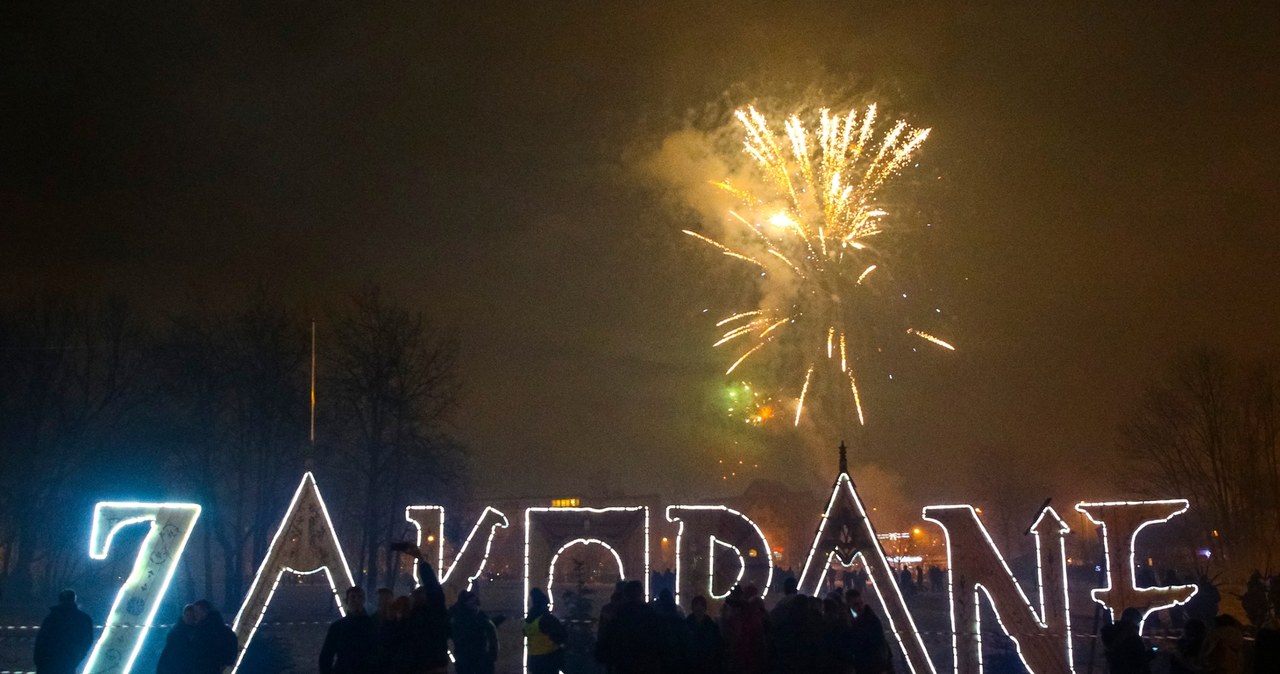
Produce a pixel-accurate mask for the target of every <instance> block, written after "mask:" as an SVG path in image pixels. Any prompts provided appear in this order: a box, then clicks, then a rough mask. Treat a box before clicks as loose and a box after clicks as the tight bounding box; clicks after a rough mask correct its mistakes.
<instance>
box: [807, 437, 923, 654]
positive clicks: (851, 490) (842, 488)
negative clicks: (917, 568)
mask: <svg viewBox="0 0 1280 674" xmlns="http://www.w3.org/2000/svg"><path fill="white" fill-rule="evenodd" d="M841 448H842V454H841V462H840V475H839V476H838V477H837V478H836V483H835V487H834V488H833V489H832V490H831V500H830V501H828V502H827V509H826V511H825V512H824V513H823V514H822V519H821V520H820V521H819V523H818V531H817V533H816V534H815V535H814V537H813V546H812V547H811V548H809V556H808V558H807V559H806V560H805V562H804V570H803V571H801V572H800V583H799V586H800V591H801V592H805V593H807V594H816V590H817V589H818V588H821V587H822V582H823V580H825V579H826V577H827V569H828V568H830V566H831V560H832V558H835V559H836V560H837V561H839V562H840V565H841V566H844V567H849V566H853V562H854V560H855V559H856V558H857V557H858V556H859V555H861V556H862V562H863V566H865V567H867V570H868V575H869V576H870V577H871V584H872V586H873V587H874V588H875V589H876V596H877V597H879V598H880V606H881V608H883V609H884V615H885V619H886V620H888V621H889V630H890V631H891V632H893V635H894V638H896V639H897V640H898V646H899V647H900V648H901V649H902V653H903V655H904V656H905V657H904V661H905V662H906V663H907V667H908V668H909V669H910V670H911V671H912V673H913V674H920V673H921V672H928V673H929V674H936V672H937V670H936V669H934V666H933V661H932V660H930V659H929V653H928V651H926V650H925V647H924V640H923V639H922V638H921V636H920V630H919V629H917V628H916V623H915V620H914V619H913V618H912V617H911V611H910V610H909V609H908V608H907V604H906V602H905V601H904V600H903V598H902V590H900V589H899V588H898V583H897V580H896V579H895V578H893V575H892V574H891V573H890V572H889V563H888V560H886V559H885V556H884V548H882V547H880V541H879V539H877V538H876V531H875V527H874V526H872V524H871V519H870V518H869V517H867V510H866V508H865V507H863V505H862V499H860V498H859V497H858V489H857V487H855V486H854V484H853V478H852V477H850V476H849V471H848V469H847V467H846V466H845V462H844V455H843V445H842V446H841ZM841 494H847V496H848V498H849V500H850V505H851V509H852V511H853V512H852V514H853V516H854V517H855V518H856V520H857V521H856V522H853V523H849V522H844V523H843V524H845V527H846V528H845V529H844V530H843V531H842V532H841V534H837V535H847V536H848V539H847V540H843V541H842V540H840V539H836V540H834V541H829V540H828V539H827V536H826V528H827V522H828V521H830V519H831V514H832V512H833V511H834V510H835V508H836V504H837V500H838V499H839V497H840V495H841ZM850 524H852V526H851V527H850V526H849V525H850ZM820 545H826V546H827V551H826V552H827V554H826V557H825V558H824V560H823V564H822V571H821V573H816V574H814V575H816V579H814V580H813V581H812V582H810V578H812V577H813V576H811V575H810V573H811V571H812V569H813V561H814V557H815V556H816V555H817V554H818V546H820ZM837 545H839V546H845V547H849V548H850V551H849V554H848V556H847V559H846V558H845V557H844V556H843V555H842V554H841V553H840V552H838V549H837ZM868 549H869V550H871V551H872V552H873V554H874V560H873V561H872V563H868V560H867V554H866V551H867V550H868ZM883 587H887V588H889V589H888V591H887V592H886V591H884V590H882V588H883ZM886 594H887V595H889V597H886V596H885V595H886ZM890 598H891V599H892V605H891V602H890ZM895 613H896V614H897V615H896V617H895ZM899 623H905V624H906V625H907V629H906V630H900V629H899V628H898V624H899ZM904 631H905V632H906V633H908V634H909V635H910V640H909V641H908V640H907V639H904V638H903V632H904Z"/></svg>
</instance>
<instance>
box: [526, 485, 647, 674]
mask: <svg viewBox="0 0 1280 674" xmlns="http://www.w3.org/2000/svg"><path fill="white" fill-rule="evenodd" d="M549 513H557V514H564V515H574V514H576V515H579V516H586V517H588V518H590V517H592V516H599V515H610V514H612V515H628V516H629V515H632V514H633V513H638V514H640V516H641V518H642V522H643V532H642V533H643V543H644V547H643V550H642V551H641V552H640V553H639V559H638V561H640V563H641V566H642V567H643V572H642V575H641V579H642V582H643V583H644V598H645V601H648V600H649V507H648V506H613V507H609V508H585V507H575V508H545V507H537V508H525V511H524V599H523V605H524V615H528V614H529V591H530V590H531V589H533V586H532V585H531V584H530V582H529V581H530V576H529V572H530V568H529V567H530V564H529V557H530V554H529V551H530V547H531V543H532V538H533V516H534V515H535V514H537V515H546V514H549ZM575 521H581V517H579V518H576V519H575ZM588 521H589V520H588ZM554 535H555V534H554V533H552V534H544V536H543V537H544V539H545V538H549V537H550V536H554ZM579 539H581V540H579ZM578 542H586V543H599V544H601V545H603V546H604V547H605V548H607V549H608V550H609V551H610V552H611V553H612V554H613V555H614V557H615V559H616V560H617V561H618V577H619V578H620V579H624V580H625V579H626V578H627V577H628V576H627V570H626V568H625V565H624V564H623V563H622V554H621V553H619V552H618V550H617V548H615V547H614V546H613V545H611V544H609V543H606V542H605V541H604V540H602V539H600V538H598V537H592V538H583V537H575V539H574V540H572V541H570V543H569V544H566V545H561V546H557V552H555V553H554V554H553V555H552V556H550V557H549V558H548V559H549V560H551V561H555V560H556V559H557V558H558V557H559V556H560V553H561V552H563V551H564V549H565V548H567V547H569V545H572V544H574V543H578ZM544 543H545V540H544ZM627 556H628V557H631V556H633V555H632V554H630V551H628V554H627ZM632 561H637V560H632ZM555 571H556V569H555V566H554V565H553V564H550V563H549V564H548V566H547V575H548V577H550V576H552V575H554V574H555ZM547 598H548V599H550V600H551V601H552V602H553V603H554V601H555V599H554V598H553V597H552V596H551V593H550V588H548V592H547ZM520 641H521V642H522V649H523V656H522V659H521V661H520V667H521V671H525V672H527V671H528V667H527V663H528V661H529V640H528V638H525V637H521V639H520Z"/></svg>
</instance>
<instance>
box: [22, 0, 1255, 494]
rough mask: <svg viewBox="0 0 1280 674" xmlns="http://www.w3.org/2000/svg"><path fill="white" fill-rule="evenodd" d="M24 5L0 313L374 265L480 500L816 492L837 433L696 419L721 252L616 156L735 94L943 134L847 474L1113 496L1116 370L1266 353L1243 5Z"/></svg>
mask: <svg viewBox="0 0 1280 674" xmlns="http://www.w3.org/2000/svg"><path fill="white" fill-rule="evenodd" d="M24 4H27V3H24ZM29 4H30V5H31V6H29V7H15V6H7V7H6V8H5V9H3V10H0V12H2V13H3V17H2V18H0V35H3V40H2V44H0V50H2V52H3V58H2V59H0V68H2V71H0V73H2V74H0V77H2V78H3V79H2V87H0V91H3V95H2V96H0V223H3V224H0V282H2V283H3V295H4V296H5V297H16V296H22V295H24V294H28V293H31V292H37V291H43V290H48V289H54V290H65V291H72V292H80V293H103V292H112V293H119V294H122V295H125V296H127V297H129V298H131V299H132V300H134V301H135V302H136V303H137V304H139V305H140V306H143V307H147V308H151V309H155V310H164V309H168V308H174V307H180V306H183V305H184V302H189V301H190V298H192V297H203V298H224V299H225V298H235V297H239V296H242V295H243V294H245V293H247V291H248V290H249V289H250V288H251V287H252V286H253V285H254V284H255V283H257V282H259V281H262V282H265V283H266V284H267V285H268V286H269V287H271V288H273V289H275V290H277V291H278V292H279V293H280V294H281V295H283V296H284V297H286V298H288V299H289V301H291V302H292V303H294V306H295V307H296V308H297V309H298V310H299V311H300V312H302V313H307V312H311V311H313V310H315V308H317V307H320V306H322V305H324V304H326V303H331V302H332V301H333V300H334V299H335V298H339V297H341V296H342V295H343V294H344V293H347V292H349V291H351V290H352V289H354V288H356V287H358V286H359V285H360V284H361V283H363V282H365V281H369V280H372V281H375V282H378V283H381V284H382V285H383V286H385V287H386V288H387V289H388V290H389V291H391V292H392V293H393V294H394V295H395V296H397V297H398V298H400V299H402V300H403V301H405V302H407V303H410V304H413V305H415V306H420V307H422V308H423V309H424V310H425V311H426V312H427V313H428V314H429V315H430V316H432V317H433V318H434V319H435V320H436V321H437V322H439V323H440V324H442V325H445V326H450V327H452V328H455V329H456V330H457V331H458V334H459V336H460V337H461V339H462V344H463V347H462V353H463V367H462V375H463V378H464V381H465V384H466V397H465V399H464V400H463V403H462V408H461V412H460V414H459V415H458V418H457V419H456V428H455V429H454V430H455V432H456V433H457V435H458V436H459V437H461V438H462V439H464V440H465V441H466V442H467V444H468V445H469V446H470V447H471V449H472V452H473V457H474V458H473V461H474V466H475V468H476V478H475V482H476V490H477V493H478V494H480V495H486V494H492V495H545V496H559V495H578V494H579V493H587V494H589V493H594V492H595V491H598V490H600V489H604V488H621V489H625V490H627V491H630V492H633V493H655V492H661V493H664V494H670V495H672V496H673V497H674V498H697V497H709V496H715V495H719V494H723V493H731V492H733V491H736V490H740V489H741V488H742V487H743V486H745V483H746V480H748V479H750V478H752V477H776V478H779V479H781V480H783V481H784V482H787V483H790V484H793V485H796V486H803V487H816V488H820V487H822V486H824V485H826V484H828V483H829V481H830V480H831V478H832V477H833V473H834V453H833V452H831V448H832V447H833V446H834V445H835V444H837V443H838V442H839V441H840V440H841V439H842V438H841V437H827V436H828V435H832V436H833V435H835V433H829V434H825V433H818V432H813V431H810V432H799V433H796V432H790V433H788V432H774V433H767V432H766V433H762V432H758V431H751V430H750V429H744V428H741V427H739V426H737V425H731V424H729V423H728V422H726V421H725V420H723V419H722V418H721V415H720V413H719V412H718V410H717V407H716V400H717V398H716V396H717V393H718V391H719V390H720V389H721V388H722V387H723V386H724V385H725V384H727V383H728V380H727V379H726V378H725V377H724V376H723V371H724V368H725V354H724V353H720V352H715V351H713V350H712V349H710V348H709V347H708V345H709V343H710V342H711V341H712V340H713V335H714V334H715V333H714V327H713V322H714V321H713V320H712V319H713V318H714V317H715V316H716V315H722V314H723V313H724V310H725V309H727V308H730V304H729V301H728V300H729V299H730V297H731V296H732V294H733V292H734V291H733V289H731V288H726V287H725V282H724V280H725V278H726V273H725V272H726V271H727V270H728V269H729V267H727V266H725V265H724V264H723V263H722V262H720V261H717V260H715V259H714V256H711V255H708V254H707V251H706V250H705V249H704V248H703V247H700V246H699V245H697V243H696V242H694V241H692V240H691V239H689V238H688V237H685V236H683V235H681V234H680V230H681V229H683V228H686V227H691V226H695V225H696V224H697V223H696V222H695V221H694V216H693V214H692V213H691V212H690V211H689V210H687V209H686V208H683V207H682V206H681V204H680V202H679V199H678V197H677V195H676V194H675V192H674V190H671V189H669V188H670V186H669V185H668V184H666V183H662V182H661V181H657V180H655V179H654V176H653V174H652V171H650V170H648V169H647V168H646V167H648V166H651V164H652V157H653V156H654V154H655V153H656V152H657V151H658V148H660V147H661V145H662V143H663V141H664V139H665V138H667V137H668V136H670V135H671V134H674V133H678V132H680V131H681V130H684V129H703V130H705V129H708V128H711V127H714V126H715V125H717V124H720V123H723V121H724V120H727V119H728V114H729V113H730V112H731V111H732V109H733V107H734V106H738V105H745V104H748V103H752V102H757V101H758V102H760V103H761V105H762V106H763V107H765V108H767V109H768V110H769V111H771V112H774V113H775V114H785V113H789V112H791V109H790V108H789V107H788V106H792V107H794V106H795V105H798V104H802V103H803V104H808V103H812V102H814V101H815V99H817V98H821V97H823V96H830V97H831V99H833V100H834V102H835V103H840V104H847V103H865V102H869V101H872V100H875V101H878V102H879V103H880V105H881V106H882V109H883V110H884V111H885V112H886V114H887V115H889V116H892V117H895V118H896V117H903V118H906V119H908V120H910V121H911V122H912V123H913V124H917V125H919V126H929V127H932V128H933V135H932V136H931V137H930V139H929V141H928V142H927V143H926V145H925V147H924V149H923V151H922V152H921V153H920V155H919V165H918V166H916V167H913V168H911V169H910V170H909V171H907V172H906V173H905V174H904V175H903V178H902V180H901V181H899V187H900V188H901V189H899V190H898V191H897V192H895V194H896V196H897V198H898V199H899V202H898V203H899V204H900V205H905V206H902V207H900V208H898V209H897V210H896V211H895V213H894V215H893V218H894V219H893V220H892V222H893V223H894V226H895V227H899V228H901V229H902V230H904V231H912V232H915V233H916V235H915V236H913V237H911V241H912V242H913V243H912V246H911V247H910V248H909V249H908V250H906V251H904V252H903V256H902V260H901V261H902V264H903V268H904V269H905V270H906V271H905V272H904V273H906V274H907V275H909V276H910V277H911V278H915V279H920V280H921V281H920V284H921V288H922V289H924V290H926V291H927V292H928V293H929V295H930V297H931V298H932V299H936V301H937V304H938V306H939V307H940V308H942V309H943V314H942V316H943V317H944V319H945V320H944V321H943V322H942V323H940V325H941V326H942V327H943V328H944V331H945V333H946V336H947V338H948V339H950V340H951V341H954V342H955V343H956V344H957V345H958V346H959V347H960V348H959V351H958V352H957V353H955V354H943V353H939V352H937V351H936V350H925V349H921V352H920V353H919V354H916V355H914V356H913V357H912V358H910V359H908V360H907V361H905V362H902V363H900V366H901V368H902V369H901V372H902V373H903V375H902V376H900V377H898V378H896V379H895V380H894V382H893V383H892V385H890V384H888V383H887V382H886V383H881V384H878V385H876V386H875V388H876V390H875V391H874V402H873V403H871V404H870V405H869V412H870V419H869V422H870V425H869V427H868V429H867V431H866V432H865V434H862V435H860V436H859V437H858V438H857V443H856V445H855V452H854V461H853V463H854V466H855V469H858V468H861V469H862V470H863V471H865V474H867V475H875V476H877V481H878V482H880V484H879V488H880V489H886V488H887V487H886V485H888V486H891V487H892V490H898V489H901V490H902V491H903V492H904V493H903V494H902V496H903V498H904V499H905V500H906V501H907V502H909V503H910V504H912V505H919V504H922V503H924V502H940V501H945V500H950V499H965V500H969V501H972V502H977V503H983V502H992V501H996V500H998V499H999V498H1000V497H1001V495H1000V494H998V493H996V492H998V491H1000V490H993V489H992V486H993V485H994V484H996V483H999V482H1001V481H1002V480H1003V481H1006V482H1009V481H1013V482H1016V489H1014V492H1015V493H1016V494H1017V495H1019V498H1021V499H1022V501H1020V504H1024V505H1025V507H1027V508H1028V509H1030V508H1032V507H1033V506H1035V505H1037V504H1038V503H1039V502H1040V500H1041V499H1042V498H1043V497H1044V496H1048V495H1054V496H1057V497H1060V498H1061V499H1063V501H1064V502H1065V501H1066V499H1070V498H1075V497H1109V496H1119V495H1122V494H1123V493H1125V492H1126V490H1127V488H1126V487H1125V486H1123V485H1109V484H1108V483H1107V482H1106V481H1105V480H1104V481H1102V482H1099V481H1097V480H1095V479H1094V478H1093V477H1092V476H1093V475H1094V474H1095V472H1097V471H1099V470H1100V469H1104V468H1105V467H1106V466H1108V465H1110V464H1112V463H1113V462H1114V461H1115V459H1114V455H1115V452H1114V447H1115V444H1116V441H1117V433H1116V427H1117V424H1118V423H1119V422H1120V421H1121V420H1122V419H1123V417H1124V415H1125V413H1126V410H1127V409H1129V408H1131V407H1132V406H1133V405H1134V403H1135V400H1136V397H1137V396H1138V394H1139V393H1140V391H1141V390H1142V389H1143V387H1144V386H1145V384H1146V382H1148V381H1150V380H1151V378H1153V377H1155V376H1157V375H1158V374H1159V373H1160V372H1161V371H1162V368H1164V367H1165V366H1166V364H1167V363H1168V362H1169V361H1170V359H1171V358H1172V357H1173V356H1174V355H1175V354H1176V353H1178V352H1179V351H1180V350H1182V349H1185V348H1188V347H1193V346H1195V345H1198V344H1210V345H1214V346H1217V347H1220V348H1222V349H1224V350H1227V351H1228V352H1231V353H1234V354H1237V355H1239V356H1244V357H1252V356H1258V355H1266V354H1269V353H1271V352H1272V350H1273V349H1274V347H1275V344H1276V339H1277V334H1278V333H1277V328H1278V326H1280V320H1278V319H1280V304H1278V303H1277V302H1276V301H1275V299H1274V298H1275V296H1276V293H1277V291H1278V290H1280V276H1278V275H1277V273H1276V269H1277V264H1278V263H1280V233H1277V229H1276V227H1275V225H1276V215H1275V214H1276V213H1277V212H1280V197H1278V196H1277V190H1276V184H1277V178H1280V160H1278V159H1277V156H1278V153H1280V132H1278V131H1277V123H1276V120H1277V119H1278V116H1277V115H1278V114H1280V66H1278V65H1277V64H1280V48H1278V46H1277V45H1280V41H1277V39H1276V36H1277V35H1280V20H1278V17H1280V11H1278V10H1276V9H1275V8H1274V6H1271V7H1268V8H1265V9H1263V8H1262V7H1263V6H1264V4H1263V3H1259V4H1258V7H1259V8H1258V9H1249V8H1247V7H1245V6H1243V5H1240V4H1223V5H1221V6H1220V7H1202V8H1198V9H1197V8H1187V7H1183V6H1181V5H1182V4H1187V3H1178V4H1165V5H1161V6H1159V7H1155V6H1146V7H1140V5H1143V4H1144V3H1132V4H1133V5H1134V7H1133V8H1115V7H1099V6H1084V5H1080V4H1077V3H1061V4H1060V5H1059V4H1057V3H1052V4H1053V6H1047V5H1046V3H1008V7H1006V8H1003V9H974V8H969V7H965V8H961V7H955V6H952V7H945V6H941V4H940V3H939V6H937V7H935V6H932V5H933V3H926V4H927V5H928V6H926V4H918V3H904V2H884V3H877V4H871V3H855V2H830V3H816V2H793V3H750V4H730V3H723V2H717V3H702V2H693V1H689V0H682V1H680V2H673V3H667V2H661V3H659V2H644V3H627V4H625V5H624V4H623V3H599V2H563V3H562V2H557V3H512V2H504V3H475V2H467V3H463V2H458V3H424V2H405V3H362V2H341V3H332V2H270V3H172V2H154V1H150V2H135V3H107V4H104V3H97V4H96V6H91V7H88V8H84V7H72V6H70V5H67V4H65V3H29ZM1205 4H1214V3H1205ZM232 5H240V6H238V7H231V6H232ZM371 5H376V6H371ZM784 5H785V9H784V8H783V7H784ZM771 106H772V107H771ZM715 177H717V176H705V179H711V178H715ZM228 301H230V300H228ZM704 309H709V310H710V311H709V313H704V311H703V310H704ZM320 331H321V332H320V341H321V348H323V344H324V325H323V323H321V325H320ZM320 394H321V395H323V394H324V392H323V391H321V392H320ZM321 423H323V420H321ZM850 439H851V440H852V438H850ZM735 457H745V460H747V461H748V462H749V463H752V464H754V463H759V464H760V466H761V467H760V468H759V469H757V470H753V471H748V476H747V477H746V478H742V479H739V478H735V480H733V481H725V480H721V475H722V471H721V470H720V467H719V464H718V463H717V462H718V461H720V460H722V459H724V460H730V459H733V458H735ZM993 471H994V472H995V474H996V475H997V478H995V479H988V478H986V477H985V476H986V475H988V473H990V472H993ZM856 476H857V473H855V477H856ZM895 476H896V479H895ZM868 488H869V489H871V488H876V487H871V486H869V487H868Z"/></svg>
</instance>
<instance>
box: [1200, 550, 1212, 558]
mask: <svg viewBox="0 0 1280 674" xmlns="http://www.w3.org/2000/svg"><path fill="white" fill-rule="evenodd" d="M1200 556H1201V557H1204V558H1205V559H1209V558H1210V557H1212V556H1213V553H1212V552H1209V551H1208V550H1201V551H1200Z"/></svg>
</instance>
